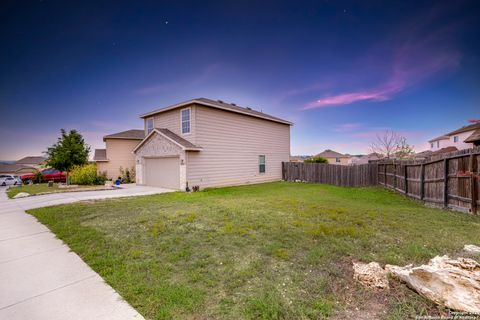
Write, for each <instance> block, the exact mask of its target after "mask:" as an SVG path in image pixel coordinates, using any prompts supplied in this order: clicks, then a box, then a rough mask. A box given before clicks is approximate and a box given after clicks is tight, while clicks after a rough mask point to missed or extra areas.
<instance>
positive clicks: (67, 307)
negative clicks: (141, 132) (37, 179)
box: [0, 185, 171, 320]
mask: <svg viewBox="0 0 480 320" xmlns="http://www.w3.org/2000/svg"><path fill="white" fill-rule="evenodd" d="M2 189H3V190H0V319H48V320H54V319H59V320H60V319H62V320H64V319H143V317H142V316H141V315H140V314H139V313H138V312H137V311H136V310H135V309H133V308H132V307H131V306H130V305H129V304H128V303H127V302H125V301H124V300H123V299H122V298H121V297H120V295H119V294H118V293H117V292H116V291H115V290H113V289H112V288H111V287H110V286H109V285H108V284H106V283H105V282H104V281H103V279H102V278H101V277H100V276H99V275H98V274H97V273H96V272H94V271H93V270H92V269H91V268H90V267H89V266H88V265H87V264H86V263H85V262H83V260H82V259H80V257H79V256H77V255H76V254H75V253H73V252H71V251H70V248H69V247H68V246H67V245H65V244H64V243H63V242H62V241H61V240H59V239H57V238H56V237H55V235H54V234H53V233H52V232H50V230H49V229H48V228H47V227H45V226H44V225H42V224H41V223H39V222H38V221H37V220H36V219H35V218H34V217H32V216H31V215H29V214H26V213H25V210H28V209H32V208H40V207H45V206H50V205H57V204H65V203H71V202H76V201H82V200H92V199H106V198H117V197H126V196H140V195H150V194H158V193H165V192H171V190H168V189H162V188H153V187H143V186H135V185H125V186H124V187H123V188H122V189H119V190H108V191H85V192H68V193H57V194H48V195H40V196H32V197H28V198H21V199H8V198H7V195H6V193H5V188H2Z"/></svg>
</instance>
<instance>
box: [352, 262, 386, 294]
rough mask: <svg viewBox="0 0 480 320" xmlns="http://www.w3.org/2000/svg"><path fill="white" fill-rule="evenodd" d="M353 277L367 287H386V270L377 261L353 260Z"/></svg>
mask: <svg viewBox="0 0 480 320" xmlns="http://www.w3.org/2000/svg"><path fill="white" fill-rule="evenodd" d="M353 278H354V279H355V280H357V281H358V282H360V283H361V284H362V285H364V286H365V287H367V288H373V289H386V288H388V278H387V272H386V271H385V270H383V269H382V267H381V266H380V265H379V264H378V263H377V262H370V263H369V264H366V263H361V262H354V263H353Z"/></svg>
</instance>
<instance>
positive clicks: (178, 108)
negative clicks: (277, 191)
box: [107, 98, 292, 190]
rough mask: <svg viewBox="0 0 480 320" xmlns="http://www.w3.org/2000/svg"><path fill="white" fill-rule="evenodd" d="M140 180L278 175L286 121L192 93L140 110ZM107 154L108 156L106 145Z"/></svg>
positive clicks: (240, 180)
mask: <svg viewBox="0 0 480 320" xmlns="http://www.w3.org/2000/svg"><path fill="white" fill-rule="evenodd" d="M141 118H142V119H144V123H145V135H146V137H145V139H143V140H142V141H141V142H140V143H139V144H138V145H137V146H136V147H135V149H134V153H135V157H136V179H137V183H138V184H140V185H151V186H158V187H165V188H171V189H177V190H185V189H186V188H187V186H188V187H190V188H191V187H193V186H199V187H200V188H205V187H218V186H229V185H240V184H249V183H259V182H267V181H276V180H281V179H282V162H288V161H289V160H290V126H291V125H292V123H291V122H289V121H286V120H283V119H280V118H277V117H274V116H271V115H268V114H265V113H263V112H259V111H255V110H252V109H251V108H244V107H240V106H237V105H235V104H233V103H225V102H223V101H221V100H217V101H215V100H210V99H205V98H199V99H193V100H189V101H186V102H182V103H179V104H175V105H172V106H169V107H165V108H162V109H158V110H155V111H152V112H148V113H146V114H143V115H141ZM107 158H110V156H109V154H108V148H107Z"/></svg>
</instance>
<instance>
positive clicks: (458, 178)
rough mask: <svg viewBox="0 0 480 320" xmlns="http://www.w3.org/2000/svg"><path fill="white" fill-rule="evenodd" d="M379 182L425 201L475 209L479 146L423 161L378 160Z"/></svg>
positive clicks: (479, 179) (479, 173)
mask: <svg viewBox="0 0 480 320" xmlns="http://www.w3.org/2000/svg"><path fill="white" fill-rule="evenodd" d="M378 183H379V184H380V185H383V186H385V187H387V188H391V189H393V190H395V191H397V192H401V193H403V194H405V195H407V196H409V197H412V198H415V199H419V200H422V201H425V202H427V203H431V204H435V205H437V206H442V207H444V208H451V209H455V210H460V211H467V212H472V213H476V212H477V208H478V207H479V205H480V202H479V198H480V197H479V193H480V148H474V149H467V150H461V151H457V152H453V153H449V154H445V155H443V156H437V157H436V158H431V159H428V160H426V161H423V162H413V161H398V160H397V161H395V160H392V161H381V162H378Z"/></svg>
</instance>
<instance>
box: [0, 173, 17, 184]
mask: <svg viewBox="0 0 480 320" xmlns="http://www.w3.org/2000/svg"><path fill="white" fill-rule="evenodd" d="M17 185H18V186H21V185H22V179H20V177H19V176H16V175H13V174H0V186H17Z"/></svg>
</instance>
